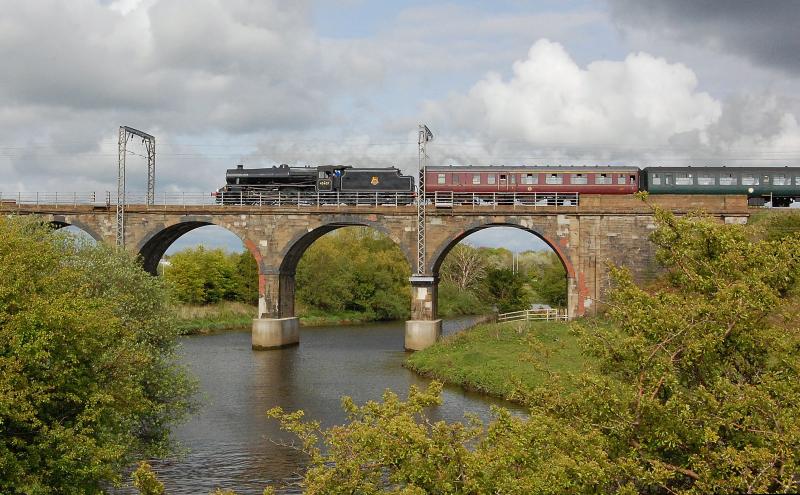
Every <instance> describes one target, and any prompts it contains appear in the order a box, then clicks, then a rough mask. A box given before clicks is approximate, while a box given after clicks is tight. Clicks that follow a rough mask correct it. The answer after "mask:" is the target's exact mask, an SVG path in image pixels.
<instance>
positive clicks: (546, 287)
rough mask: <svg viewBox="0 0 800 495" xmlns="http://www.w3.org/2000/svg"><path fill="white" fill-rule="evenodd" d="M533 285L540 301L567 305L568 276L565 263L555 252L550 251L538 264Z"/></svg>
mask: <svg viewBox="0 0 800 495" xmlns="http://www.w3.org/2000/svg"><path fill="white" fill-rule="evenodd" d="M536 271H537V273H536V275H535V278H534V280H533V283H532V286H533V290H534V291H535V292H536V295H537V296H538V297H539V299H540V301H541V302H543V303H545V304H549V305H550V306H552V307H554V308H565V307H566V306H567V277H566V272H565V271H564V265H563V264H562V263H561V260H559V259H558V255H557V254H555V253H548V255H547V257H546V259H545V260H544V262H543V263H542V264H541V265H539V266H537V269H536Z"/></svg>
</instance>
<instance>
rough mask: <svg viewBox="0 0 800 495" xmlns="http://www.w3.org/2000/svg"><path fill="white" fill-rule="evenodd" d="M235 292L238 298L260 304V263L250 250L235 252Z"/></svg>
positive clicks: (249, 302)
mask: <svg viewBox="0 0 800 495" xmlns="http://www.w3.org/2000/svg"><path fill="white" fill-rule="evenodd" d="M231 256H232V257H233V262H234V277H233V278H234V292H235V293H236V299H238V300H239V301H241V302H243V303H247V304H258V264H257V263H256V260H255V258H253V255H252V254H250V252H249V251H243V252H242V253H240V254H233V255H231Z"/></svg>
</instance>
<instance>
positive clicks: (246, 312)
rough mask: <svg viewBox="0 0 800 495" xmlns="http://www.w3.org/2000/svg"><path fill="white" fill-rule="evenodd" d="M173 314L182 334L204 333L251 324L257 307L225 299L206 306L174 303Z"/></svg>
mask: <svg viewBox="0 0 800 495" xmlns="http://www.w3.org/2000/svg"><path fill="white" fill-rule="evenodd" d="M174 311H175V315H176V317H177V318H178V328H179V329H180V332H181V334H182V335H195V334H204V333H210V332H215V331H220V330H231V329H234V328H242V327H246V326H250V325H252V322H253V316H254V315H255V314H256V313H257V312H258V308H256V307H255V306H252V305H250V304H244V303H240V302H233V301H225V302H222V303H219V304H210V305H206V306H190V305H185V304H181V305H176V306H175V308H174Z"/></svg>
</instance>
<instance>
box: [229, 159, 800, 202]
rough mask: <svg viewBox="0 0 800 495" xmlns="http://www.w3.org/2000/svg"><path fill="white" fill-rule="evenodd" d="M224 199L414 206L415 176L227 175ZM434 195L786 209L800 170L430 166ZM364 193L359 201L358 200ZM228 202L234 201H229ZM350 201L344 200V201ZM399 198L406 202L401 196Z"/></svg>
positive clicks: (299, 170) (798, 194) (328, 171)
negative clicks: (302, 198)
mask: <svg viewBox="0 0 800 495" xmlns="http://www.w3.org/2000/svg"><path fill="white" fill-rule="evenodd" d="M225 178H226V185H225V186H223V187H222V188H220V189H219V190H218V191H217V193H215V194H216V195H217V198H218V201H220V202H223V203H225V202H228V201H230V202H237V203H239V202H242V203H256V202H261V201H263V199H264V198H265V197H267V198H270V197H272V198H274V197H275V195H276V194H277V197H278V198H280V197H281V196H282V195H283V196H291V195H296V193H318V194H319V195H321V196H323V197H328V198H330V197H331V195H335V196H336V198H337V201H339V202H345V203H347V202H353V201H355V202H356V203H358V202H359V201H360V199H358V198H359V197H360V198H362V199H366V200H367V201H369V202H372V201H373V199H374V200H375V201H381V200H383V199H387V200H388V199H389V198H393V201H394V202H401V203H403V204H408V203H411V202H413V193H414V178H413V177H411V176H408V175H402V174H401V173H400V170H399V169H397V168H396V167H385V168H354V167H351V166H342V165H326V166H320V167H290V166H288V165H285V164H284V165H280V166H275V167H271V168H255V169H245V168H244V166H242V165H238V166H237V167H236V168H235V169H229V170H228V171H227V173H226V176H225ZM425 181H426V191H427V192H428V193H440V194H441V193H468V194H473V195H478V194H480V195H484V194H485V193H542V194H547V193H578V194H632V193H634V192H636V191H649V192H650V193H653V194H742V195H747V197H748V202H749V204H750V205H751V206H763V205H764V204H766V203H770V204H771V205H772V206H778V207H786V206H790V205H791V203H793V202H795V201H800V167H691V166H686V167H646V168H642V169H640V168H638V167H617V166H613V167H612V166H591V167H576V166H569V167H556V166H545V167H541V166H540V167H530V166H480V167H473V166H429V167H427V169H426V175H425ZM359 194H360V195H361V196H358V195H359ZM462 197H464V196H463V195H462ZM224 198H228V199H227V200H226V199H224ZM342 198H344V199H342ZM398 198H399V199H398Z"/></svg>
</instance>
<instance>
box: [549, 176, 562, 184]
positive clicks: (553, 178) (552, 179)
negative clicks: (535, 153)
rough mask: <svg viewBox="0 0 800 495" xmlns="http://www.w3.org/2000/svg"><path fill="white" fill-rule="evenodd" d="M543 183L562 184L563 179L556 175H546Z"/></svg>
mask: <svg viewBox="0 0 800 495" xmlns="http://www.w3.org/2000/svg"><path fill="white" fill-rule="evenodd" d="M545 182H546V183H547V184H562V183H563V182H564V178H563V177H561V176H560V175H558V174H547V178H546V179H545Z"/></svg>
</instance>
